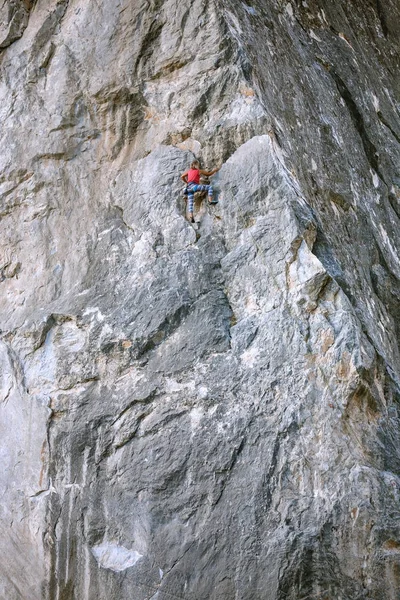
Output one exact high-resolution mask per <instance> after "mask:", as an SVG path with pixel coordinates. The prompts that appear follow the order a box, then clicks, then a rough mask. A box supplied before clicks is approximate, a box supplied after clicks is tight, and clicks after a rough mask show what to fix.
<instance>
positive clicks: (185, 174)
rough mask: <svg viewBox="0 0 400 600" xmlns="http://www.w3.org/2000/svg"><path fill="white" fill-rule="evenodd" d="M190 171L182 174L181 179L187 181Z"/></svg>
mask: <svg viewBox="0 0 400 600" xmlns="http://www.w3.org/2000/svg"><path fill="white" fill-rule="evenodd" d="M188 173H189V171H185V172H184V173H183V174H182V175H181V179H182V181H183V182H184V183H187V180H188Z"/></svg>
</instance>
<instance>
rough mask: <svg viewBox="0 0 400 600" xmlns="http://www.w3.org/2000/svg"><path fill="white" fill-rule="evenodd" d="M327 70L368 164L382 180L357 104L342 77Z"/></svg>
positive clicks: (376, 154) (374, 151)
mask: <svg viewBox="0 0 400 600" xmlns="http://www.w3.org/2000/svg"><path fill="white" fill-rule="evenodd" d="M329 72H330V74H331V76H332V78H333V80H334V82H335V84H336V87H337V89H338V92H339V94H340V95H341V97H342V98H343V100H344V102H345V104H346V106H347V109H348V111H349V114H350V118H351V120H352V122H353V125H354V127H355V129H356V130H357V132H358V134H359V136H360V138H361V142H362V145H363V148H364V152H365V155H366V157H367V160H368V162H369V164H370V165H371V168H372V169H373V170H374V171H375V173H377V175H379V177H380V179H381V180H382V181H383V182H384V181H385V178H384V177H383V175H382V172H381V170H380V167H379V162H378V152H377V149H376V147H375V145H374V144H373V143H372V142H371V140H370V139H369V136H368V133H367V130H366V127H365V123H364V119H363V117H362V114H361V113H360V111H359V109H358V107H357V104H356V103H355V102H354V100H353V97H352V95H351V93H350V90H349V89H348V87H347V86H346V84H345V83H344V81H343V79H342V78H341V77H340V76H339V75H338V74H337V73H336V72H335V70H334V69H330V71H329Z"/></svg>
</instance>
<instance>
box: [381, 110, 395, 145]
mask: <svg viewBox="0 0 400 600" xmlns="http://www.w3.org/2000/svg"><path fill="white" fill-rule="evenodd" d="M376 114H377V115H378V119H379V120H380V122H381V123H382V124H383V125H385V127H387V128H388V129H389V131H390V133H391V134H392V135H393V137H394V138H395V140H396V142H397V143H398V144H400V135H399V134H398V133H396V132H395V131H394V130H393V128H392V126H391V125H390V123H389V122H388V121H387V120H386V119H385V117H384V116H383V114H382V113H381V111H380V110H378V112H377V113H376Z"/></svg>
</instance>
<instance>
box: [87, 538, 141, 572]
mask: <svg viewBox="0 0 400 600" xmlns="http://www.w3.org/2000/svg"><path fill="white" fill-rule="evenodd" d="M92 553H93V556H94V557H95V559H96V560H97V562H98V563H99V566H100V567H101V568H102V569H110V570H111V571H114V572H116V573H117V572H119V571H125V569H129V568H130V567H133V566H134V565H135V564H136V563H137V562H138V560H140V559H141V558H142V556H143V555H142V554H139V552H136V550H128V549H127V548H124V546H119V545H118V544H115V543H114V544H113V543H111V542H103V543H102V544H99V545H97V546H93V548H92Z"/></svg>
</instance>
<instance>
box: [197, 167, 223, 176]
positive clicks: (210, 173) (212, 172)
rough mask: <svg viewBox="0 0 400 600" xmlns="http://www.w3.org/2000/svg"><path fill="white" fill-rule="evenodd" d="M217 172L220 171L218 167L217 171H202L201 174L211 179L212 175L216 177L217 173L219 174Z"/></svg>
mask: <svg viewBox="0 0 400 600" xmlns="http://www.w3.org/2000/svg"><path fill="white" fill-rule="evenodd" d="M217 171H219V168H218V167H217V168H216V169H213V170H212V171H203V170H202V169H200V173H201V174H202V175H205V176H206V177H211V175H215V173H217Z"/></svg>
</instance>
